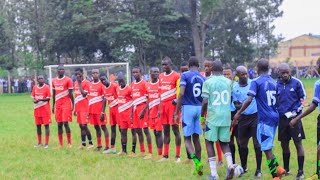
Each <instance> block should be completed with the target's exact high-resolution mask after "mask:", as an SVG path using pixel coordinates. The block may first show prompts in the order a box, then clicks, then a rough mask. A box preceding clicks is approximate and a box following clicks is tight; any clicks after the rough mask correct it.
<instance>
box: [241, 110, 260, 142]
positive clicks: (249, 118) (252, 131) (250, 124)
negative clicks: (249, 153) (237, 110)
mask: <svg viewBox="0 0 320 180" xmlns="http://www.w3.org/2000/svg"><path fill="white" fill-rule="evenodd" d="M257 124H258V114H257V113H254V114H250V115H244V114H242V115H241V116H240V118H239V122H238V138H239V142H240V144H241V141H247V140H248V139H249V138H250V137H252V139H253V141H254V142H253V143H254V144H255V146H259V143H258V141H257V138H256V137H257Z"/></svg>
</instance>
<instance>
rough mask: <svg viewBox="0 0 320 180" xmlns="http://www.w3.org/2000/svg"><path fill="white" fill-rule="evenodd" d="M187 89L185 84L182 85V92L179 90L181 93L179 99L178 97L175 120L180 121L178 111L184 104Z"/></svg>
mask: <svg viewBox="0 0 320 180" xmlns="http://www.w3.org/2000/svg"><path fill="white" fill-rule="evenodd" d="M185 90H186V87H185V86H180V92H179V95H178V99H177V105H176V109H175V111H174V115H173V116H174V121H175V122H178V118H179V117H178V113H179V111H180V110H181V106H182V99H183V97H184V92H185Z"/></svg>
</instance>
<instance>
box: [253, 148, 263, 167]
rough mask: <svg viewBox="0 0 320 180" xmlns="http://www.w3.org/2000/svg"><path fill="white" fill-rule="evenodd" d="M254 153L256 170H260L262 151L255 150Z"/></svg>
mask: <svg viewBox="0 0 320 180" xmlns="http://www.w3.org/2000/svg"><path fill="white" fill-rule="evenodd" d="M254 151H255V153H256V163H257V164H256V165H257V170H261V161H262V151H261V150H260V148H255V149H254Z"/></svg>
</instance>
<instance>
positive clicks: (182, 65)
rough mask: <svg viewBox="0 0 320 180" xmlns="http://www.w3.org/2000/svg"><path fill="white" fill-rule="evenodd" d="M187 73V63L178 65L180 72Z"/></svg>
mask: <svg viewBox="0 0 320 180" xmlns="http://www.w3.org/2000/svg"><path fill="white" fill-rule="evenodd" d="M186 71H189V63H188V62H187V61H182V63H181V64H180V72H181V73H183V72H186Z"/></svg>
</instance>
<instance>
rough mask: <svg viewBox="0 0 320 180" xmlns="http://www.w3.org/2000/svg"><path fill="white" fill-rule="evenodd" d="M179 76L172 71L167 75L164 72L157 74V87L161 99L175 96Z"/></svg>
mask: <svg viewBox="0 0 320 180" xmlns="http://www.w3.org/2000/svg"><path fill="white" fill-rule="evenodd" d="M179 78H180V74H179V73H177V72H175V71H172V72H171V73H170V74H169V75H166V74H165V72H163V73H161V74H160V75H159V79H160V82H159V88H160V97H161V101H172V100H173V99H175V98H176V90H177V81H178V79H179Z"/></svg>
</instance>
